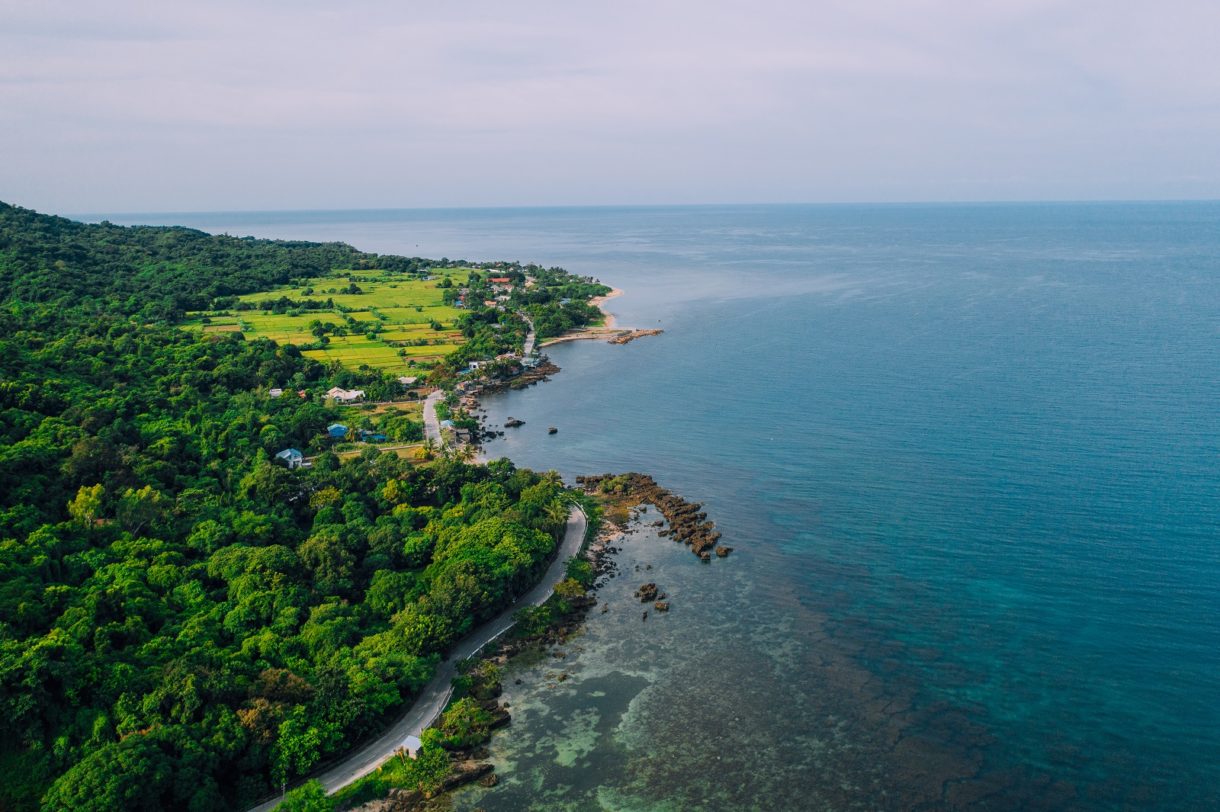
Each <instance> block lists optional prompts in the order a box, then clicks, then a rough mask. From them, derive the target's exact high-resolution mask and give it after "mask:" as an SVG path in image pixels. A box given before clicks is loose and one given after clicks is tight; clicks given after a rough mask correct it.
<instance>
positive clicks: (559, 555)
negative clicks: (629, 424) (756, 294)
mask: <svg viewBox="0 0 1220 812" xmlns="http://www.w3.org/2000/svg"><path fill="white" fill-rule="evenodd" d="M587 528H588V520H587V519H586V518H585V514H584V513H583V512H582V511H581V510H580V508H576V507H573V508H572V512H571V513H569V514H568V525H567V527H566V528H565V529H564V535H563V540H562V541H561V542H560V543H559V550H558V551H557V552H556V555H555V560H554V561H553V562H551V566H550V567H548V568H547V571H546V574H545V575H544V576H543V577H542V580H541V581H539V582H538V585H537V586H535V587H534V588H533V589H531V590H530V591H529V592H527V593H525V594H524V595H522V596H521V597H520V598H518V599H517V601H516V602H515V603H513V605H512V606H510V607H509V608H507V609H505V610H504V611H503V612H501V613H500V614H499V615H497V616H496V617H495V618H492V619H491V620H489V621H487V622H486V623H484V624H483V625H482V626H480V627H479V628H477V629H475V630H474V631H473V632H471V633H470V634H469V635H467V636H466V638H465V639H464V640H463V641H462V642H461V643H460V644H459V645H458V646H457V647H456V648H455V649H454V650H453V652H452V653H451V654H450V655H449V658H448V659H446V660H445V661H444V662H442V663H441V664H440V665H438V666H437V668H436V676H434V677H433V678H432V681H431V682H429V683H428V685H427V686H426V687H425V688H424V689H423V691H422V692H421V693H420V695H419V698H417V699H416V700H415V704H413V705H412V706H411V709H410V710H408V711H407V712H406V714H405V715H404V716H403V717H402V718H401V719H399V720H398V721H397V722H395V723H394V725H393V726H392V727H391V728H390V729H389V730H387V731H386V732H385V733H383V734H382V735H381V736H380V737H379V738H378V739H377V740H375V741H372V742H370V743H368V744H366V745H365V746H364V747H362V748H360V749H359V750H357V751H355V752H353V753H351V754H350V755H349V756H347V758H345V759H343V761H341V762H339V763H338V764H336V765H334V766H333V767H331V768H329V769H328V770H326V771H325V772H323V773H321V774H320V775H315V776H311V777H313V778H316V779H318V780H319V781H321V782H322V786H323V787H325V788H326V792H327V794H331V793H334V792H337V791H338V790H340V789H343V788H344V787H346V786H347V785H348V784H350V783H352V782H353V781H355V780H356V779H358V778H362V777H364V776H366V775H368V774H369V773H371V772H372V771H373V770H375V769H377V768H378V767H379V766H381V764H382V763H383V762H385V761H386V760H387V759H389V758H390V757H391V756H393V755H394V752H395V751H396V750H397V749H398V748H399V747H403V746H405V745H406V740H407V737H408V736H415V737H417V738H418V737H419V735H420V734H421V733H422V732H423V731H424V729H425V728H427V727H428V726H430V725H431V724H432V722H433V721H434V720H435V719H436V717H437V716H439V715H440V712H441V711H442V710H443V709H444V707H445V703H446V702H448V701H449V694H450V693H452V691H453V687H452V684H451V683H452V681H453V678H454V677H455V676H457V664H458V663H459V662H461V661H462V660H465V659H466V658H468V657H470V656H471V655H473V654H474V653H475V652H477V651H478V650H479V649H481V648H483V647H484V646H486V645H487V644H488V643H490V642H491V641H492V640H495V639H496V638H497V637H499V636H500V635H502V634H504V632H506V631H508V629H509V628H510V627H511V626H512V625H513V614H514V613H515V612H516V611H517V610H518V609H521V608H524V607H526V606H538V605H540V604H542V603H544V602H546V599H547V598H549V597H551V593H552V592H554V591H555V585H556V584H558V583H559V582H560V581H562V580H563V579H564V576H565V573H566V572H567V562H568V559H569V558H571V557H572V556H574V555H576V554H577V553H578V552H580V546H581V543H582V542H584V539H585V531H586V530H587ZM279 801H280V799H278V798H276V799H275V800H271V801H267V802H266V803H264V804H260V805H259V806H256V807H254V808H253V809H251V810H250V812H268V810H271V809H274V808H275V807H276V805H277V804H278V803H279Z"/></svg>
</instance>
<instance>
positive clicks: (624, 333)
mask: <svg viewBox="0 0 1220 812" xmlns="http://www.w3.org/2000/svg"><path fill="white" fill-rule="evenodd" d="M623 293H624V291H623V290H622V289H621V288H614V289H612V290H611V291H610V292H609V293H607V294H606V295H605V296H594V297H593V298H592V299H590V300H589V304H591V305H593V306H594V307H596V308H597V309H598V310H600V311H601V312H602V315H603V316H604V319H603V320H602V323H601V325H599V326H597V327H586V328H583V329H580V330H571V331H569V332H567V333H564V334H563V335H561V336H555V337H554V338H548V339H546V340H545V341H543V342H541V343H540V344H539V345H538V346H539V347H540V348H541V347H550V346H552V345H554V344H563V343H565V342H568V341H601V340H605V341H606V342H607V343H609V344H628V343H630V342H632V341H634V340H635V339H637V338H644V337H645V336H655V335H660V334H661V333H663V332H664V330H660V329H649V330H640V329H635V328H631V327H620V326H619V323H618V317H616V316H615V315H614V314H613V313H611V312H610V311H609V310H607V309H606V307H605V304H606V302H607V301H609V300H610V299H617V298H618V297H619V296H622V295H623Z"/></svg>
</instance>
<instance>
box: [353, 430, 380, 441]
mask: <svg viewBox="0 0 1220 812" xmlns="http://www.w3.org/2000/svg"><path fill="white" fill-rule="evenodd" d="M356 435H357V436H358V437H359V438H360V442H362V443H384V442H385V441H386V436H385V435H384V434H382V433H381V432H377V431H369V430H368V429H360V430H358V431H357V432H356Z"/></svg>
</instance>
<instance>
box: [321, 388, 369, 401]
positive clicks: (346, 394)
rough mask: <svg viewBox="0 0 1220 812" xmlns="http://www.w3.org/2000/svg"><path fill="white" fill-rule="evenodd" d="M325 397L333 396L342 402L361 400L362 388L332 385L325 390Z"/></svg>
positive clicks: (362, 395)
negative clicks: (345, 387)
mask: <svg viewBox="0 0 1220 812" xmlns="http://www.w3.org/2000/svg"><path fill="white" fill-rule="evenodd" d="M326 397H328V398H334V399H335V400H338V401H341V402H343V403H351V402H352V401H354V400H362V399H363V398H364V390H363V389H341V388H339V387H338V386H332V387H331V388H330V389H327V390H326Z"/></svg>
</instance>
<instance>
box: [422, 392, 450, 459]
mask: <svg viewBox="0 0 1220 812" xmlns="http://www.w3.org/2000/svg"><path fill="white" fill-rule="evenodd" d="M444 396H445V393H444V392H443V391H441V390H440V389H437V390H436V391H435V392H432V393H431V394H429V395H428V397H426V398H425V399H424V439H425V440H431V441H432V444H433V445H435V446H436V447H437V448H443V447H444V445H445V440H444V438H443V437H441V424H440V421H439V420H437V419H436V404H438V403H440V402H441V398H443V397H444Z"/></svg>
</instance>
